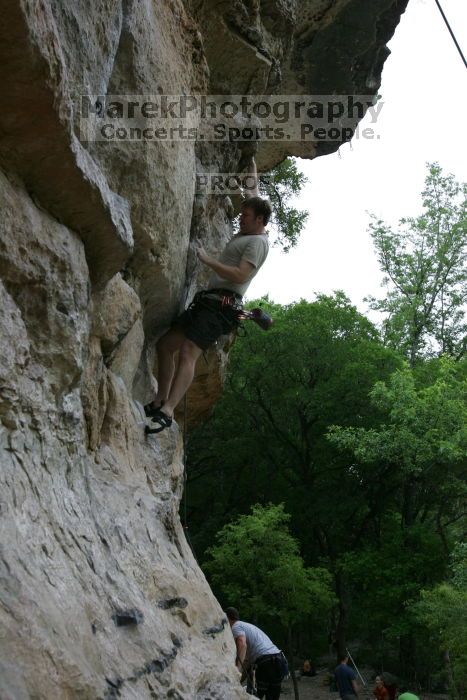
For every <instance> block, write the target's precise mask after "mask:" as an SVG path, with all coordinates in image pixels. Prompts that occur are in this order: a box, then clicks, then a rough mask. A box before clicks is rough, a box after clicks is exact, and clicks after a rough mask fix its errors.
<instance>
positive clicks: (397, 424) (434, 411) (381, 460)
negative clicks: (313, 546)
mask: <svg viewBox="0 0 467 700" xmlns="http://www.w3.org/2000/svg"><path fill="white" fill-rule="evenodd" d="M433 368H436V373H435V375H434V378H433V381H432V382H431V383H430V384H429V385H427V386H426V385H422V386H417V382H416V374H415V373H414V372H413V371H411V370H409V369H407V368H406V369H402V370H398V371H396V372H395V373H394V374H393V375H392V377H391V378H390V380H389V382H378V383H377V384H376V385H375V387H374V388H373V389H372V391H371V392H370V400H371V403H372V405H373V406H374V407H375V410H378V411H381V413H382V414H384V415H385V416H386V418H385V419H384V420H383V421H382V422H381V423H380V425H379V426H378V427H374V428H370V429H368V428H357V427H333V428H331V429H330V431H329V439H330V440H331V442H332V443H333V444H334V445H335V446H336V447H338V448H339V449H342V450H344V451H347V452H349V453H350V454H351V455H352V456H353V457H354V459H355V463H354V465H353V469H355V470H356V472H357V473H359V474H361V475H362V477H363V478H365V477H364V474H365V473H366V470H367V469H368V468H370V469H371V468H373V469H374V471H375V476H376V475H377V474H379V473H381V470H382V469H383V470H386V471H387V474H388V475H390V476H388V478H387V479H386V480H385V486H386V489H387V494H386V495H387V498H386V507H385V509H384V511H383V516H384V518H385V521H386V522H385V525H384V529H385V531H386V533H385V537H384V539H383V540H382V541H381V540H380V541H378V540H376V541H375V542H373V543H367V545H366V548H365V550H362V551H360V552H355V551H354V552H352V555H349V556H348V557H346V558H344V559H343V560H342V561H341V565H342V566H343V569H344V570H345V571H346V573H347V575H348V577H350V579H351V580H352V581H353V583H354V585H356V587H357V590H363V591H364V597H360V600H359V609H360V610H361V611H366V614H367V619H371V620H372V623H371V625H372V627H374V628H375V629H378V628H380V629H383V628H386V631H387V632H388V635H389V636H392V638H393V639H396V638H397V637H399V638H401V640H402V645H401V647H400V653H401V663H402V665H403V668H404V670H405V672H406V673H411V672H413V671H414V667H413V666H412V664H413V662H414V660H415V659H416V649H415V646H414V635H413V629H412V628H413V624H412V620H411V615H410V612H408V611H407V603H409V602H410V600H411V599H414V598H416V597H417V596H418V592H419V591H420V590H421V588H422V587H423V586H424V585H426V583H427V582H431V583H432V584H433V583H436V582H437V581H440V580H441V579H442V578H443V575H444V573H445V569H446V563H447V559H448V556H449V553H450V550H451V548H452V543H451V539H452V535H451V532H452V526H453V524H454V523H458V522H460V521H461V519H462V518H464V517H465V500H466V495H467V488H466V484H465V471H466V464H467V379H466V376H465V370H466V367H465V363H461V364H458V363H456V362H455V361H454V360H452V359H448V358H443V359H442V360H441V361H438V362H437V363H435V364H434V365H433V366H432V372H433ZM425 378H426V377H425ZM366 478H368V477H366ZM376 478H378V477H376ZM391 512H392V516H391ZM391 522H392V523H393V525H392V528H391V527H390V526H391ZM394 524H396V525H398V529H397V527H396V529H395V528H394ZM391 530H392V532H391ZM388 535H389V537H388ZM435 538H436V539H435ZM377 572H379V573H377ZM387 572H390V575H391V581H390V583H388V584H387V585H384V584H383V581H384V578H385V576H386V575H387ZM365 577H368V579H367V582H366V584H365V583H363V581H364V579H365ZM356 597H357V598H358V597H359V596H358V594H357V596H356ZM372 610H373V612H371V611H372ZM391 610H392V614H391ZM385 619H386V620H392V622H391V623H386V624H385V623H384V620H385Z"/></svg>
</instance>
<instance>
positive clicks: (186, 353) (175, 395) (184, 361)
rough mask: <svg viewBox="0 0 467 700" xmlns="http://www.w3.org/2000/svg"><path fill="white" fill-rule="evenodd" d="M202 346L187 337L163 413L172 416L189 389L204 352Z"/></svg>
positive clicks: (181, 349)
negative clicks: (197, 363) (199, 359)
mask: <svg viewBox="0 0 467 700" xmlns="http://www.w3.org/2000/svg"><path fill="white" fill-rule="evenodd" d="M202 352H203V351H202V350H201V348H200V347H198V346H197V345H196V343H194V342H193V341H192V340H188V339H185V340H184V342H183V344H182V346H181V348H180V352H179V356H178V367H177V371H176V373H175V377H174V379H173V382H172V387H171V389H170V393H169V396H168V398H167V399H166V400H164V408H163V413H165V414H166V415H167V416H169V417H170V418H172V416H173V413H174V411H175V408H176V407H177V406H178V404H179V403H180V401H181V400H182V398H183V397H184V396H185V393H186V392H187V391H188V389H189V387H190V385H191V383H192V381H193V377H194V376H195V367H196V362H197V360H198V358H199V356H200V355H201V354H202Z"/></svg>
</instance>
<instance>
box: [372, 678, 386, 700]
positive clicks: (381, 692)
mask: <svg viewBox="0 0 467 700" xmlns="http://www.w3.org/2000/svg"><path fill="white" fill-rule="evenodd" d="M373 695H374V696H375V698H376V700H389V691H388V689H387V688H386V686H385V685H384V682H383V679H382V678H381V676H376V678H375V687H374V688H373Z"/></svg>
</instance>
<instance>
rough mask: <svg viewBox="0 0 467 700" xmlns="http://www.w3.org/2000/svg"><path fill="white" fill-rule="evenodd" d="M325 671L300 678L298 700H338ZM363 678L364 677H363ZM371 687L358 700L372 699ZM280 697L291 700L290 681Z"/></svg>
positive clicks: (427, 699) (439, 699) (424, 696)
mask: <svg viewBox="0 0 467 700" xmlns="http://www.w3.org/2000/svg"><path fill="white" fill-rule="evenodd" d="M327 677H328V674H327V671H321V672H319V671H318V673H317V675H316V676H314V677H313V678H307V677H304V678H301V679H300V680H299V681H298V690H299V693H300V700H339V694H338V693H332V692H330V690H329V686H328V685H327V684H326V681H327ZM364 677H365V676H364ZM372 689H373V686H372V685H371V686H370V690H369V692H361V693H360V700H365V699H366V698H372V700H374V698H373V693H372V692H371V691H372ZM281 697H284V698H288V699H289V700H293V698H294V692H293V685H292V681H291V680H290V679H289V680H288V681H284V683H282V694H281ZM418 697H419V698H420V700H448V696H447V695H435V694H433V693H423V692H422V693H419V694H418Z"/></svg>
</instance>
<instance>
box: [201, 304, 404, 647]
mask: <svg viewBox="0 0 467 700" xmlns="http://www.w3.org/2000/svg"><path fill="white" fill-rule="evenodd" d="M263 305H264V307H265V309H266V310H267V311H268V312H270V313H271V314H272V316H273V317H274V319H275V322H274V326H273V328H272V329H271V330H270V331H268V333H264V332H263V331H261V330H259V329H258V328H257V327H256V326H253V327H251V326H252V325H253V324H251V325H250V327H248V329H247V331H246V332H247V336H246V337H244V338H242V339H241V341H239V342H238V343H236V345H235V346H234V348H233V350H232V353H231V358H230V366H229V375H228V379H227V383H226V387H225V392H224V395H223V397H222V398H221V400H220V401H219V403H218V404H217V405H216V408H215V410H214V413H213V415H212V418H211V419H210V420H209V421H208V422H207V423H205V424H204V425H203V426H201V427H200V428H199V429H198V430H197V431H196V432H195V433H194V434H192V435H191V436H190V441H189V450H188V493H189V494H190V495H189V503H188V506H189V520H190V523H191V524H192V527H193V530H194V531H195V533H196V534H195V536H194V538H193V540H194V543H195V547H196V550H197V551H198V552H201V551H203V550H204V549H205V547H206V546H207V545H208V544H209V543H210V542H212V540H213V538H214V534H215V532H217V530H219V529H220V528H221V527H222V525H223V524H224V523H225V522H226V521H229V520H231V519H232V517H234V516H235V515H238V514H242V513H246V512H248V510H249V508H250V507H251V505H252V504H253V503H256V502H260V503H263V504H266V503H269V502H274V503H282V502H284V503H285V507H286V510H287V512H289V513H290V514H291V516H292V520H291V527H292V530H293V532H294V534H296V535H297V536H299V537H300V543H301V545H302V552H303V554H304V556H305V559H306V563H307V565H309V566H320V565H324V566H326V568H328V569H329V570H330V571H331V572H332V575H333V577H334V586H335V591H336V594H337V595H338V598H339V610H338V613H337V626H338V630H337V631H338V636H339V644H340V647H341V648H345V643H346V641H345V633H346V616H347V607H348V601H347V587H346V582H345V580H344V578H343V576H342V574H341V570H340V568H339V567H338V566H337V563H338V561H339V557H340V554H341V553H342V552H345V551H348V550H353V549H355V548H358V547H359V546H361V544H362V543H363V542H364V541H365V538H366V537H367V536H368V533H369V532H373V531H374V530H375V529H377V528H378V523H379V519H380V512H381V511H382V509H384V507H385V506H384V504H385V502H386V499H387V490H388V488H389V487H388V479H390V478H392V475H391V473H390V472H389V471H388V470H387V468H386V466H385V465H382V466H381V468H379V469H378V472H377V476H376V478H375V470H374V468H373V467H371V468H370V467H368V468H366V467H365V468H364V477H365V478H363V479H362V473H361V472H362V470H360V472H357V471H355V470H352V469H349V460H348V457H347V456H346V455H343V454H342V453H341V452H340V451H339V450H338V449H337V448H335V447H334V446H333V445H331V444H330V442H329V440H328V439H327V437H326V436H327V431H328V428H329V426H330V425H332V424H336V423H339V424H341V425H348V426H350V425H356V426H373V425H378V421H379V420H380V416H379V414H378V411H377V410H375V409H374V407H373V406H372V405H370V402H369V401H368V393H369V392H370V390H371V388H372V386H373V385H374V384H375V382H376V381H377V380H378V379H381V378H387V377H389V376H390V374H391V373H392V372H393V371H394V370H395V369H396V368H397V367H398V366H400V364H401V360H400V359H399V358H398V357H397V355H396V354H395V353H394V352H393V351H391V350H389V349H387V348H385V347H383V346H382V344H381V342H380V340H379V337H378V333H377V331H376V329H375V328H374V326H373V325H372V324H371V323H370V322H369V321H368V319H366V318H365V317H364V316H363V315H362V314H360V313H358V311H357V310H356V309H355V308H354V307H353V306H352V305H351V304H350V302H349V301H348V299H346V297H345V296H344V295H343V294H342V293H337V294H336V295H334V296H332V297H327V296H321V297H319V298H318V300H317V301H316V302H313V303H308V302H305V301H302V302H298V303H295V304H291V305H289V306H286V307H281V306H278V305H274V304H270V303H268V302H267V301H264V300H263ZM227 446H228V448H227ZM213 492H215V493H216V499H215V502H214V503H213V502H212V498H211V494H212V493H213ZM303 636H304V638H306V633H305V632H304V633H303ZM326 637H327V635H326V636H323V640H324V646H325V647H326ZM323 650H324V649H321V651H323Z"/></svg>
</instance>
